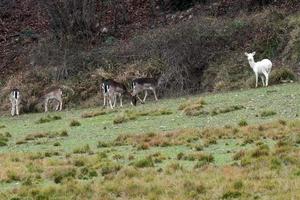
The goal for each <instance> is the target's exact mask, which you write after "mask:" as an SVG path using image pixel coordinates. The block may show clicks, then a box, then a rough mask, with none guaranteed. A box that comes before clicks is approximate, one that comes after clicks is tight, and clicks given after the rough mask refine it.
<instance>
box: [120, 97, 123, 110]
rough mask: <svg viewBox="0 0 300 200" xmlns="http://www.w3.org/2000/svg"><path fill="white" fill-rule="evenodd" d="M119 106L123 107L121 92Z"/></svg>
mask: <svg viewBox="0 0 300 200" xmlns="http://www.w3.org/2000/svg"><path fill="white" fill-rule="evenodd" d="M120 107H123V102H122V94H120Z"/></svg>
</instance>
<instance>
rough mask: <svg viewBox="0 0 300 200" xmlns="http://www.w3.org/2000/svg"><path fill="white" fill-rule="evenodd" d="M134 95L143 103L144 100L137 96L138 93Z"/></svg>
mask: <svg viewBox="0 0 300 200" xmlns="http://www.w3.org/2000/svg"><path fill="white" fill-rule="evenodd" d="M136 97H137V98H138V100H139V101H140V102H141V103H142V104H144V103H145V102H144V101H143V100H142V99H141V98H140V97H139V95H136Z"/></svg>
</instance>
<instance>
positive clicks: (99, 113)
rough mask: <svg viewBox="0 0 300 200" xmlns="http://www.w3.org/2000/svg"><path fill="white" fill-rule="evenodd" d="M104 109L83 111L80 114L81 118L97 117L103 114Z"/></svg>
mask: <svg viewBox="0 0 300 200" xmlns="http://www.w3.org/2000/svg"><path fill="white" fill-rule="evenodd" d="M105 114H106V111H104V110H101V111H94V112H87V113H83V114H82V115H81V117H82V118H92V117H97V116H100V115H105Z"/></svg>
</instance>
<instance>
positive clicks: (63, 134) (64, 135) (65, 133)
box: [59, 130, 68, 137]
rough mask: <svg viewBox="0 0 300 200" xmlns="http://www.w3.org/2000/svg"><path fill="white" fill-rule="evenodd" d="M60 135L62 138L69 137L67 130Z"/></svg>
mask: <svg viewBox="0 0 300 200" xmlns="http://www.w3.org/2000/svg"><path fill="white" fill-rule="evenodd" d="M59 135H60V136H61V137H67V136H68V132H67V131H66V130H63V131H62V132H61V133H60V134H59Z"/></svg>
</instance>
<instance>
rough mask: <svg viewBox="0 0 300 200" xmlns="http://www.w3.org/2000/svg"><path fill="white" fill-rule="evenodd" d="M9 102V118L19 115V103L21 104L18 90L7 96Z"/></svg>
mask: <svg viewBox="0 0 300 200" xmlns="http://www.w3.org/2000/svg"><path fill="white" fill-rule="evenodd" d="M9 100H10V103H11V116H15V115H19V111H20V108H19V106H20V103H21V95H20V90H18V89H16V88H15V89H13V90H12V91H11V93H10V95H9Z"/></svg>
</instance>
